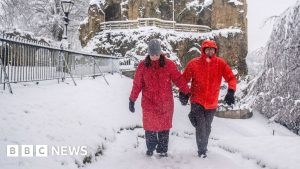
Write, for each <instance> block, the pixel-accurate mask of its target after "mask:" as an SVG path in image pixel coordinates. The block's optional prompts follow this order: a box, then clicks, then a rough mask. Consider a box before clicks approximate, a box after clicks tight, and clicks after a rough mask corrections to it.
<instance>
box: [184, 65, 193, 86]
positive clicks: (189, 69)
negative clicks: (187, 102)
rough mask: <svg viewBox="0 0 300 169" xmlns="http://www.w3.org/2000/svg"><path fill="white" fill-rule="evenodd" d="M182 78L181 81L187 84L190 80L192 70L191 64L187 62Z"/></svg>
mask: <svg viewBox="0 0 300 169" xmlns="http://www.w3.org/2000/svg"><path fill="white" fill-rule="evenodd" d="M182 76H183V79H184V80H185V82H186V83H189V82H190V81H191V80H192V77H193V70H192V63H191V62H189V63H188V64H187V65H186V67H185V69H184V72H183V74H182Z"/></svg>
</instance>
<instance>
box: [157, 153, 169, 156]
mask: <svg viewBox="0 0 300 169" xmlns="http://www.w3.org/2000/svg"><path fill="white" fill-rule="evenodd" d="M159 156H160V157H168V153H159Z"/></svg>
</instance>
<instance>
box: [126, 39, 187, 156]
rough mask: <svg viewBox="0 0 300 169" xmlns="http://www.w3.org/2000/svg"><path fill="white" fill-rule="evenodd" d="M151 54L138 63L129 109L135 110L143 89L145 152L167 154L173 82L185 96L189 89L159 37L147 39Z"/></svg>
mask: <svg viewBox="0 0 300 169" xmlns="http://www.w3.org/2000/svg"><path fill="white" fill-rule="evenodd" d="M148 54H149V55H148V56H147V57H146V58H145V60H143V61H141V62H140V63H139V65H138V67H137V70H136V72H135V75H134V80H133V86H132V90H131V94H130V97H129V110H130V111H131V112H132V113H133V112H135V108H134V104H135V101H136V99H137V98H138V95H139V93H140V92H142V110H143V128H144V129H145V139H146V146H147V152H146V155H147V156H152V155H153V151H154V150H156V152H157V153H159V154H160V156H162V157H165V156H167V151H168V142H169V130H170V128H171V127H172V119H173V111H174V99H173V92H172V83H174V84H175V85H176V86H177V87H178V88H179V89H180V91H181V92H183V93H185V95H187V94H188V93H189V92H190V89H189V87H188V85H187V84H186V83H185V80H184V79H183V77H182V76H181V73H180V72H179V70H178V69H177V66H176V64H175V63H174V62H173V61H171V60H170V59H168V58H167V57H166V56H165V55H164V54H163V53H162V51H161V45H160V41H159V40H157V39H152V40H150V41H149V42H148Z"/></svg>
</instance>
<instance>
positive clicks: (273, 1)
mask: <svg viewBox="0 0 300 169" xmlns="http://www.w3.org/2000/svg"><path fill="white" fill-rule="evenodd" d="M247 2H248V42H249V43H248V45H249V47H248V49H249V52H251V51H252V50H255V49H257V48H259V47H261V46H264V45H265V44H266V43H267V41H268V37H269V36H270V34H271V31H272V25H271V24H268V25H266V26H264V27H262V25H263V21H264V19H266V18H268V17H270V16H273V15H280V14H281V13H282V12H284V11H285V10H286V9H287V8H288V7H290V6H293V5H294V4H295V3H296V2H297V0H247Z"/></svg>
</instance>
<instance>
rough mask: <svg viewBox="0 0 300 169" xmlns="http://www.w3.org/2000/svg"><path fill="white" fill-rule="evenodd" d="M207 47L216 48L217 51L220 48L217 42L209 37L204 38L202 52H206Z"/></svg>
mask: <svg viewBox="0 0 300 169" xmlns="http://www.w3.org/2000/svg"><path fill="white" fill-rule="evenodd" d="M205 48H215V49H216V52H217V50H218V46H217V44H216V42H215V41H213V40H209V39H207V40H204V41H203V42H202V44H201V52H202V54H205V52H204V49H205Z"/></svg>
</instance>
